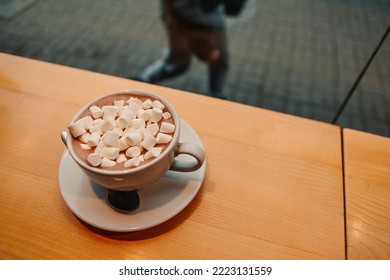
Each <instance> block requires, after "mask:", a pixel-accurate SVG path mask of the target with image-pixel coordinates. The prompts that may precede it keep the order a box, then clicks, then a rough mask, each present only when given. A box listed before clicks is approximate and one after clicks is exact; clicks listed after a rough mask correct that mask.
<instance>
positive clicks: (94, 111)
mask: <svg viewBox="0 0 390 280" xmlns="http://www.w3.org/2000/svg"><path fill="white" fill-rule="evenodd" d="M89 111H90V112H91V115H92V117H94V118H95V119H97V118H101V117H103V110H102V109H100V108H99V107H98V106H91V107H89Z"/></svg>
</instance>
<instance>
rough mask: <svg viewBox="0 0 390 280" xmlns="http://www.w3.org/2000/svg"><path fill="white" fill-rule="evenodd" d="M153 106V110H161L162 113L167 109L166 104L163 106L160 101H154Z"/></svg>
mask: <svg viewBox="0 0 390 280" xmlns="http://www.w3.org/2000/svg"><path fill="white" fill-rule="evenodd" d="M152 104H153V108H158V109H161V111H162V110H164V109H165V106H164V104H162V103H161V102H160V101H158V100H154V101H153V102H152Z"/></svg>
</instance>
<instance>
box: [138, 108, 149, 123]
mask: <svg viewBox="0 0 390 280" xmlns="http://www.w3.org/2000/svg"><path fill="white" fill-rule="evenodd" d="M137 116H138V118H139V119H143V120H144V121H146V122H147V121H148V120H150V112H149V110H148V111H145V110H144V109H139V110H138V113H137Z"/></svg>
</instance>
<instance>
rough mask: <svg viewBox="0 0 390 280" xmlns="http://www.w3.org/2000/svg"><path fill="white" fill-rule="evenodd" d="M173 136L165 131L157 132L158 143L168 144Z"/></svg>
mask: <svg viewBox="0 0 390 280" xmlns="http://www.w3.org/2000/svg"><path fill="white" fill-rule="evenodd" d="M171 140H172V136H171V135H169V134H165V133H161V132H160V133H159V134H157V144H168V143H169V142H171Z"/></svg>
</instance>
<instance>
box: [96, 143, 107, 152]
mask: <svg viewBox="0 0 390 280" xmlns="http://www.w3.org/2000/svg"><path fill="white" fill-rule="evenodd" d="M104 147H105V145H104V143H103V141H99V143H98V144H97V145H96V148H95V151H94V153H95V154H100V152H101V151H102V149H103V148H104Z"/></svg>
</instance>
